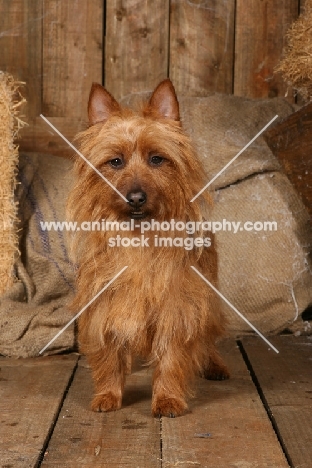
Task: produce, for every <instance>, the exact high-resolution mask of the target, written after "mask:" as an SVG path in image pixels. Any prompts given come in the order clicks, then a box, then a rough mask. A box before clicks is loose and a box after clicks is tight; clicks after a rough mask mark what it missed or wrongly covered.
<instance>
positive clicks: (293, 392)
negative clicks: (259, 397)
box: [243, 336, 312, 468]
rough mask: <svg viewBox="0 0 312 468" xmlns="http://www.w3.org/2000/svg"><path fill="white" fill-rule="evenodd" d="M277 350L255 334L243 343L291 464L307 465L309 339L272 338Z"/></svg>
mask: <svg viewBox="0 0 312 468" xmlns="http://www.w3.org/2000/svg"><path fill="white" fill-rule="evenodd" d="M271 340H272V343H273V344H274V345H275V346H276V347H277V349H278V350H279V354H275V353H273V352H272V351H270V352H269V358H268V351H267V348H266V346H263V343H262V342H261V340H258V339H257V338H254V339H252V338H244V339H243V346H244V349H245V351H246V353H247V356H248V359H249V361H250V365H251V367H252V369H253V372H254V373H255V375H256V378H257V380H258V382H259V385H260V386H261V391H262V392H263V394H264V398H265V400H266V402H267V404H268V406H269V410H270V412H271V413H272V415H273V418H274V420H275V422H276V424H277V427H278V431H279V433H280V436H281V438H282V440H283V442H284V444H285V446H286V450H287V452H288V455H289V458H290V460H291V462H292V466H293V467H300V468H310V467H311V460H312V446H311V439H312V425H311V421H312V368H311V361H312V339H311V337H294V336H280V337H273V338H271Z"/></svg>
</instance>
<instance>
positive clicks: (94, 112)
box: [88, 83, 120, 125]
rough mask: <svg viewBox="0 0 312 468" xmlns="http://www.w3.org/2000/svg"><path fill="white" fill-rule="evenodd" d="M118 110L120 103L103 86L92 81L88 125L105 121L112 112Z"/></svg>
mask: <svg viewBox="0 0 312 468" xmlns="http://www.w3.org/2000/svg"><path fill="white" fill-rule="evenodd" d="M119 111H120V105H119V104H118V102H117V101H116V99H115V98H113V96H112V95H111V94H110V93H109V92H108V91H106V89H105V88H103V86H101V85H100V84H98V83H93V84H92V88H91V91H90V95H89V102H88V116H89V122H90V125H94V124H96V123H98V122H105V121H106V120H107V119H108V118H109V117H110V116H111V115H112V114H114V113H116V112H119Z"/></svg>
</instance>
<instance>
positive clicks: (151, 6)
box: [105, 0, 169, 99]
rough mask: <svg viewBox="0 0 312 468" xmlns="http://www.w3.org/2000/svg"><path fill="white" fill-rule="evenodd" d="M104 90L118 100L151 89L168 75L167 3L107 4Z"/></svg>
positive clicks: (130, 0) (157, 0)
mask: <svg viewBox="0 0 312 468" xmlns="http://www.w3.org/2000/svg"><path fill="white" fill-rule="evenodd" d="M106 8H107V10H106V50H105V86H106V87H107V89H108V90H109V91H110V92H111V93H112V94H113V95H114V96H115V98H116V99H119V98H120V97H122V96H125V95H127V94H129V93H137V92H142V91H146V90H151V89H153V88H154V87H155V86H156V85H157V84H158V83H159V82H160V81H161V80H162V79H164V78H166V77H167V75H168V39H169V0H154V1H152V2H151V1H148V2H147V1H146V0H127V1H122V0H110V1H109V2H107V7H106Z"/></svg>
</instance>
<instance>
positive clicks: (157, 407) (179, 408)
mask: <svg viewBox="0 0 312 468" xmlns="http://www.w3.org/2000/svg"><path fill="white" fill-rule="evenodd" d="M186 411H187V404H186V402H185V401H184V400H177V399H175V398H166V397H160V398H156V399H155V400H154V401H153V403H152V413H153V415H154V416H155V417H159V416H166V417H168V418H175V417H176V416H181V415H182V414H184V413H185V412H186Z"/></svg>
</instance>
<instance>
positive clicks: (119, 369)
mask: <svg viewBox="0 0 312 468" xmlns="http://www.w3.org/2000/svg"><path fill="white" fill-rule="evenodd" d="M87 359H88V362H89V364H90V367H91V369H92V376H93V381H94V384H95V394H94V398H93V401H92V404H91V409H92V410H93V411H113V410H117V409H119V408H120V407H121V403H122V394H123V389H124V384H125V373H126V371H127V354H126V352H125V351H121V350H120V349H117V348H116V347H115V346H114V345H111V346H105V347H103V348H101V349H99V350H98V351H97V352H96V353H92V354H89V355H87Z"/></svg>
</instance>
